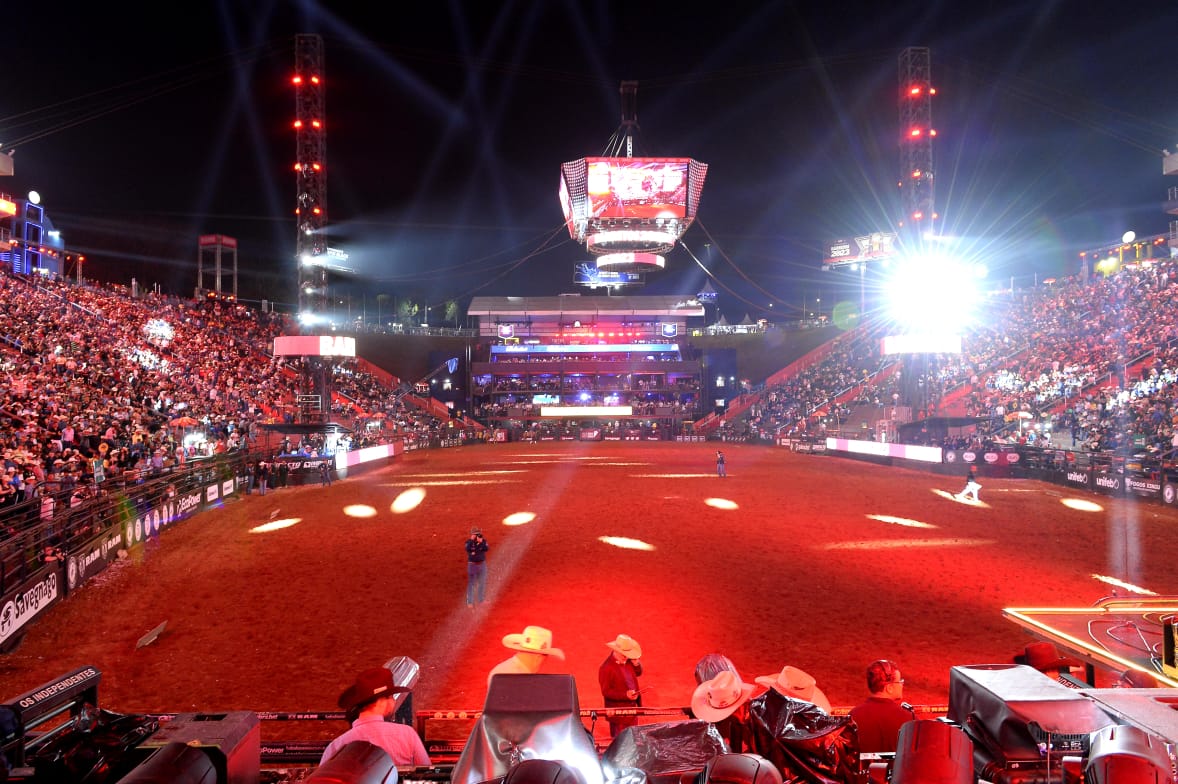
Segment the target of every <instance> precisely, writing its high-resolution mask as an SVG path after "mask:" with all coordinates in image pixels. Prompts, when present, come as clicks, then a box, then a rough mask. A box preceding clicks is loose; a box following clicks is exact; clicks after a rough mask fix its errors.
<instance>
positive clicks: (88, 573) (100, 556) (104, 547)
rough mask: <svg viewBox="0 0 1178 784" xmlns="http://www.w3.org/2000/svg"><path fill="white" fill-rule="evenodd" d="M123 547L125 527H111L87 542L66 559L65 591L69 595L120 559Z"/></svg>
mask: <svg viewBox="0 0 1178 784" xmlns="http://www.w3.org/2000/svg"><path fill="white" fill-rule="evenodd" d="M122 549H123V529H122V528H110V529H108V530H106V531H103V532H102V533H101V534H99V535H98V536H96V537H94V538H93V539H91V540H90V541H88V542H86V543H85V544H84V545H82V547H80V548H78V549H77V550H76V551H74V552H71V553H70V554H69V556H68V557H67V558H66V560H65V592H66V594H67V595H69V594H70V593H71V592H73V591H76V590H77V589H78V588H80V587H81V586H82V584H83V583H85V582H86V581H87V580H89V579H90V578H91V577H93V576H94V575H96V574H98V573H99V572H101V571H102V570H104V569H106V567H107V566H109V565H110V564H112V563H114V562H115V561H116V560H118V557H119V551H120V550H122Z"/></svg>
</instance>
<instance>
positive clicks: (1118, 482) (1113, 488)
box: [1092, 474, 1124, 495]
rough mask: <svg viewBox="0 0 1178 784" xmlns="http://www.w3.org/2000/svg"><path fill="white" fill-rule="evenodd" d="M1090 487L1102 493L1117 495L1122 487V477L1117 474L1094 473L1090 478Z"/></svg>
mask: <svg viewBox="0 0 1178 784" xmlns="http://www.w3.org/2000/svg"><path fill="white" fill-rule="evenodd" d="M1092 487H1093V488H1094V489H1096V490H1099V491H1100V492H1102V493H1109V494H1110V495H1113V494H1117V495H1119V494H1120V492H1121V490H1123V489H1124V479H1123V478H1122V477H1121V476H1120V475H1119V474H1096V475H1094V476H1093V479H1092Z"/></svg>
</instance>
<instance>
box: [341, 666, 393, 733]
mask: <svg viewBox="0 0 1178 784" xmlns="http://www.w3.org/2000/svg"><path fill="white" fill-rule="evenodd" d="M407 691H409V689H407V688H405V687H404V686H398V685H396V684H395V683H393V673H392V672H391V671H390V670H389V669H388V668H386V667H373V668H371V669H368V670H364V671H363V672H361V673H360V674H359V675H357V676H356V681H355V682H354V683H353V684H352V685H351V686H349V687H348V688H346V689H344V692H343V694H341V695H340V696H339V701H338V703H339V706H340V707H341V708H343V709H344V711H345V712H347V713H348V714H350V715H354V714H356V713H358V712H359V709H360V708H362V707H363V706H365V705H367V704H368V703H370V702H372V701H373V700H375V699H378V698H380V697H391V696H393V695H394V694H403V693H405V692H407ZM350 720H351V719H349V721H350Z"/></svg>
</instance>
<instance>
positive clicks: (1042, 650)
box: [1014, 642, 1080, 672]
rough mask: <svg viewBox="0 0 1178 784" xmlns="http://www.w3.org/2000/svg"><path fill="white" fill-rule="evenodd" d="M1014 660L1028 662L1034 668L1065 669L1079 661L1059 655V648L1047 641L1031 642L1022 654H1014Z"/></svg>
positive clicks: (1078, 664) (1075, 665) (1077, 663)
mask: <svg viewBox="0 0 1178 784" xmlns="http://www.w3.org/2000/svg"><path fill="white" fill-rule="evenodd" d="M1014 659H1015V662H1018V663H1025V664H1029V665H1030V666H1032V667H1034V668H1035V669H1036V670H1039V671H1040V672H1042V671H1043V670H1066V669H1068V668H1070V667H1079V666H1080V662H1078V661H1076V660H1075V659H1069V658H1068V657H1066V656H1061V655H1060V653H1059V649H1058V648H1056V647H1055V646H1054V645H1052V644H1051V643H1049V642H1033V643H1031V644H1030V645H1028V646H1027V647H1026V648H1024V649H1023V653H1022V656H1021V657H1020V656H1015V657H1014Z"/></svg>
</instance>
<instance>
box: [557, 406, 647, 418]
mask: <svg viewBox="0 0 1178 784" xmlns="http://www.w3.org/2000/svg"><path fill="white" fill-rule="evenodd" d="M633 413H634V409H633V408H631V407H630V406H564V407H560V406H555V407H554V406H543V407H541V409H540V416H542V417H549V418H552V417H596V416H604V417H619V416H630V415H631V414H633Z"/></svg>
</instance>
